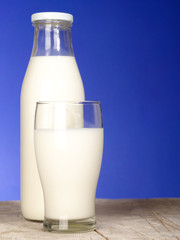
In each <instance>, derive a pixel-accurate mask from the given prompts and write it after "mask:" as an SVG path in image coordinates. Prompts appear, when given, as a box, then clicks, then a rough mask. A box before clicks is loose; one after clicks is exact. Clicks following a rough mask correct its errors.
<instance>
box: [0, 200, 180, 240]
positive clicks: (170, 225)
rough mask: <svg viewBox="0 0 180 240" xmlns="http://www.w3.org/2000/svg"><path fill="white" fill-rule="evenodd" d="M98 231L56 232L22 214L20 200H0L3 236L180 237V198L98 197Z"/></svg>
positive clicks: (3, 239)
mask: <svg viewBox="0 0 180 240" xmlns="http://www.w3.org/2000/svg"><path fill="white" fill-rule="evenodd" d="M96 218H97V229H96V231H93V232H89V233H81V234H56V233H49V232H45V231H43V230H42V223H41V222H33V221H27V220H25V219H24V218H23V217H22V214H21V210H20V202H19V201H11V202H0V240H7V239H11V240H22V239H23V240H26V239H28V240H31V239H32V240H34V239H38V240H41V239H45V240H46V239H48V240H51V239H52V240H53V239H64V240H66V239H71V240H104V239H106V240H130V239H131V240H133V239H138V240H141V239H145V240H151V239H155V240H156V239H157V240H161V239H162V240H180V199H142V200H135V199H131V200H126V199H123V200H107V199H98V200H96Z"/></svg>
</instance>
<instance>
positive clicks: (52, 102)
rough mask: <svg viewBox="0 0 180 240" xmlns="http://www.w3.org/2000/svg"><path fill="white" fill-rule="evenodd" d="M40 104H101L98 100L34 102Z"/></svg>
mask: <svg viewBox="0 0 180 240" xmlns="http://www.w3.org/2000/svg"><path fill="white" fill-rule="evenodd" d="M40 104H44V105H46V104H47V105H48V104H49V105H50V104H73V105H76V104H77V105H88V104H89V105H95V104H97V105H101V102H100V101H38V102H36V105H40Z"/></svg>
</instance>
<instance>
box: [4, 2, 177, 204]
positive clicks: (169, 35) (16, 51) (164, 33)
mask: <svg viewBox="0 0 180 240" xmlns="http://www.w3.org/2000/svg"><path fill="white" fill-rule="evenodd" d="M39 11H62V12H69V13H72V14H73V15H74V25H73V28H72V39H73V46H74V52H75V56H76V60H77V62H78V66H79V69H80V72H81V75H82V79H83V83H84V87H85V91H86V99H88V100H100V101H101V102H102V111H103V119H104V128H105V144H104V156H103V164H102V170H101V174H100V179H99V183H98V189H97V197H99V198H152V197H180V147H179V143H180V14H179V12H180V1H175V0H174V1H172V0H169V1H166V0H151V1H150V0H148V1H145V0H142V1H140V0H136V1H135V0H127V1H121V0H120V1H118V0H111V1H105V0H90V1H89V0H86V1H83V0H76V1H74V0H72V1H68V0H51V1H49V0H48V1H47V0H31V1H23V0H16V1H13V0H6V1H5V0H4V1H1V14H0V31H1V34H0V112H1V115H0V200H18V199H20V134H19V133H20V127H19V125H20V123H19V122H20V117H19V115H20V106H19V104H20V91H21V84H22V81H23V77H24V74H25V71H26V67H27V65H28V61H29V58H30V54H31V49H32V43H33V27H32V26H31V21H30V17H31V14H32V13H34V12H39Z"/></svg>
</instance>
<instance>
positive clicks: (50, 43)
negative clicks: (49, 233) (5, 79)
mask: <svg viewBox="0 0 180 240" xmlns="http://www.w3.org/2000/svg"><path fill="white" fill-rule="evenodd" d="M31 20H32V22H33V25H34V27H35V34H34V44H33V50H32V55H31V58H30V61H29V65H28V68H27V71H26V74H25V77H24V81H23V84H22V90H21V210H22V214H23V216H24V217H25V218H26V219H30V220H43V218H44V202H43V192H42V188H41V184H40V179H39V175H38V170H37V165H36V159H35V150H34V135H33V131H34V115H35V105H36V102H37V101H83V100H84V89H83V83H82V80H81V76H80V73H79V70H78V67H77V64H76V60H75V57H74V53H73V49H72V42H71V26H72V22H73V16H72V15H71V14H67V13H56V12H44V13H36V14H33V15H32V18H31Z"/></svg>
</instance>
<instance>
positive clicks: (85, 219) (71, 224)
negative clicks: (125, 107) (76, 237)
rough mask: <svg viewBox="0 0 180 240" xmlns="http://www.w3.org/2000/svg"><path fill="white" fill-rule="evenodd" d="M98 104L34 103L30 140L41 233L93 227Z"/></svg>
mask: <svg viewBox="0 0 180 240" xmlns="http://www.w3.org/2000/svg"><path fill="white" fill-rule="evenodd" d="M103 135H104V131H103V124H102V114H101V106H100V102H93V101H84V102H38V103H37V104H36V114H35V130H34V140H35V141H34V142H35V153H36V161H37V167H38V172H39V176H40V180H41V184H42V189H43V195H44V206H45V216H44V222H43V226H44V229H45V230H48V231H55V232H87V231H91V230H94V229H95V227H96V220H95V194H96V187H97V182H98V177H99V173H100V168H101V161H102V153H103Z"/></svg>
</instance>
